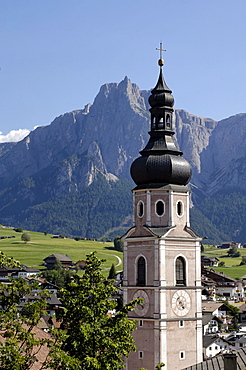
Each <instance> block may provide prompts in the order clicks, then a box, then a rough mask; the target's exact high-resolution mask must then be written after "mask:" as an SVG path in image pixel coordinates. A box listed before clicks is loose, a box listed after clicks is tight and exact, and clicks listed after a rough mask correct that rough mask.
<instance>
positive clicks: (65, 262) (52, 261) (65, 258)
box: [44, 254, 73, 270]
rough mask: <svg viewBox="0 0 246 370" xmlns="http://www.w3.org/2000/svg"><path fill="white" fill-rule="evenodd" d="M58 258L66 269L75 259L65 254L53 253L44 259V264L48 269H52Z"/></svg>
mask: <svg viewBox="0 0 246 370" xmlns="http://www.w3.org/2000/svg"><path fill="white" fill-rule="evenodd" d="M56 260H58V261H60V262H61V264H62V266H63V267H64V268H65V269H69V268H70V267H71V266H72V264H73V260H72V259H71V258H70V257H68V256H66V255H64V254H51V255H50V256H48V257H46V258H45V259H44V265H45V266H46V267H47V269H48V270H52V269H53V268H54V264H55V262H56Z"/></svg>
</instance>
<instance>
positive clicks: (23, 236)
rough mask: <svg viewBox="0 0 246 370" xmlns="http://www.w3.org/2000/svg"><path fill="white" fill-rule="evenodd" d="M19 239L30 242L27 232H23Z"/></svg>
mask: <svg viewBox="0 0 246 370" xmlns="http://www.w3.org/2000/svg"><path fill="white" fill-rule="evenodd" d="M21 240H22V241H23V242H25V243H27V242H30V240H31V238H30V235H29V234H28V233H23V234H22V235H21Z"/></svg>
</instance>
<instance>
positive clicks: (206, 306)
mask: <svg viewBox="0 0 246 370" xmlns="http://www.w3.org/2000/svg"><path fill="white" fill-rule="evenodd" d="M202 315H203V317H204V316H205V315H210V316H211V315H212V316H216V317H218V318H219V319H220V320H221V321H222V324H221V330H223V331H225V330H228V329H229V326H230V325H231V324H232V315H233V310H232V309H231V308H230V307H228V306H227V305H226V304H225V303H221V302H202ZM204 320H205V319H204Z"/></svg>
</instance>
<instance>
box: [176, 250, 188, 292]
mask: <svg viewBox="0 0 246 370" xmlns="http://www.w3.org/2000/svg"><path fill="white" fill-rule="evenodd" d="M175 272H176V285H183V286H184V285H186V276H185V275H186V274H185V260H184V258H183V257H178V258H177V259H176V265H175Z"/></svg>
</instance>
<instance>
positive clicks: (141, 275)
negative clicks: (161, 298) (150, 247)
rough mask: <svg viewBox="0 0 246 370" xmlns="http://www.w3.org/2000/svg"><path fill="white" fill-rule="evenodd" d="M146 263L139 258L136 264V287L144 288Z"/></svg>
mask: <svg viewBox="0 0 246 370" xmlns="http://www.w3.org/2000/svg"><path fill="white" fill-rule="evenodd" d="M145 276H146V262H145V259H144V257H139V259H138V262H137V285H138V286H145V285H146V278H145Z"/></svg>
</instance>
